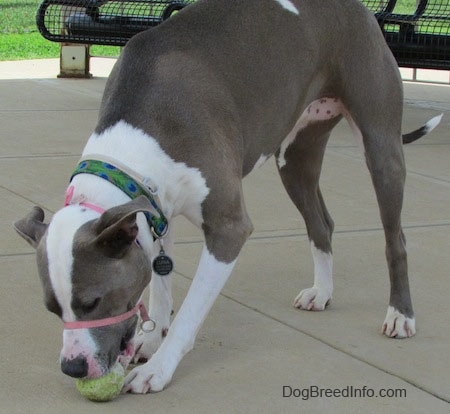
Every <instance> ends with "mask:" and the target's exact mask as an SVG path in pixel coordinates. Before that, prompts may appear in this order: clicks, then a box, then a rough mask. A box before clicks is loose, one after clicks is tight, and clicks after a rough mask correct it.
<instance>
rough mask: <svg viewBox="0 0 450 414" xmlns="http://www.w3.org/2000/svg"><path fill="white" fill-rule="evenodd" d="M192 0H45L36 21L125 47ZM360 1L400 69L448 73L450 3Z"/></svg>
mask: <svg viewBox="0 0 450 414" xmlns="http://www.w3.org/2000/svg"><path fill="white" fill-rule="evenodd" d="M194 1H195V0H44V1H43V2H42V3H41V5H40V7H39V9H38V12H37V16H36V22H37V26H38V28H39V31H40V32H41V34H42V35H43V36H44V37H45V38H46V39H48V40H51V41H54V42H60V43H62V44H67V43H70V44H84V45H111V46H123V45H125V43H126V42H127V41H128V40H129V39H130V38H131V37H132V36H134V35H135V34H137V33H139V32H141V31H143V30H146V29H149V28H151V27H154V26H156V25H158V24H160V23H161V22H163V21H164V20H166V19H168V18H169V17H170V16H171V15H172V14H173V13H175V12H177V11H178V10H180V9H182V8H183V7H185V6H187V5H189V4H190V3H192V2H194ZM223 1H227V0H223ZM318 1H319V0H318ZM361 2H362V3H364V4H365V5H366V6H367V7H368V8H369V10H371V11H372V12H373V13H374V15H375V17H376V18H377V20H378V23H379V25H380V28H381V30H382V32H383V34H384V37H385V39H386V42H387V44H388V46H389V47H390V48H391V50H392V52H393V54H394V56H395V57H396V59H397V61H398V64H399V66H404V67H410V68H425V69H450V0H403V1H402V0H361ZM405 4H406V6H407V7H406V9H405V8H404V7H405ZM408 6H409V8H408ZM402 7H403V8H402ZM87 50H88V49H87ZM72 59H75V58H72Z"/></svg>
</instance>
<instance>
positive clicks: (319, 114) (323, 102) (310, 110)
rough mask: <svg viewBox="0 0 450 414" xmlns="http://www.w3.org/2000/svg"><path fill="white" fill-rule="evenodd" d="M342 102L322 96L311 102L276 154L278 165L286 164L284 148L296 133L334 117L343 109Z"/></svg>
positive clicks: (293, 138)
mask: <svg viewBox="0 0 450 414" xmlns="http://www.w3.org/2000/svg"><path fill="white" fill-rule="evenodd" d="M343 109H344V108H343V105H342V102H341V101H340V100H339V99H337V98H322V99H318V100H316V101H314V102H312V103H311V104H310V105H309V106H308V107H307V108H306V109H305V110H304V111H303V113H302V115H301V116H300V118H299V119H298V121H297V123H296V124H295V126H294V128H292V131H291V132H290V133H289V134H288V136H287V137H286V138H285V140H284V141H283V142H282V144H281V147H280V153H279V155H278V159H277V162H278V167H279V168H283V167H284V166H285V165H286V158H285V156H286V150H287V149H288V148H289V146H290V145H291V144H292V143H293V142H294V141H295V139H296V137H297V134H298V133H299V132H300V131H301V130H302V129H304V128H306V127H307V126H308V125H309V124H311V123H314V122H322V121H328V120H330V119H333V118H336V117H337V116H339V115H340V114H341V113H342V111H343Z"/></svg>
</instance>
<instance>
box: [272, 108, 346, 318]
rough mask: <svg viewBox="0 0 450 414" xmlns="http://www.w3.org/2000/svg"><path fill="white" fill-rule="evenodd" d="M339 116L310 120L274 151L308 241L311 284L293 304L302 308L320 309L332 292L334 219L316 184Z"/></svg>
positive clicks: (328, 300)
mask: <svg viewBox="0 0 450 414" xmlns="http://www.w3.org/2000/svg"><path fill="white" fill-rule="evenodd" d="M339 120H340V117H338V116H336V117H335V118H334V119H331V120H327V121H319V122H312V123H309V124H308V125H306V126H305V127H303V128H301V129H300V131H299V132H297V131H295V133H296V137H295V139H292V137H288V138H287V139H288V140H289V141H290V145H289V146H288V147H287V148H284V149H283V147H282V150H281V151H279V152H278V154H277V158H278V160H277V161H278V162H277V166H278V170H279V173H280V176H281V178H282V181H283V184H284V186H285V188H286V190H287V192H288V194H289V196H290V198H291V200H292V201H293V202H294V204H295V205H296V207H297V208H298V209H299V211H300V213H301V214H302V216H303V218H304V220H305V223H306V227H307V231H308V237H309V240H310V243H311V252H312V256H313V261H314V285H313V287H312V288H309V289H305V290H302V291H301V292H300V294H299V295H298V296H297V297H296V298H295V301H294V306H295V307H297V308H300V309H305V310H316V311H320V310H324V309H325V307H326V306H327V305H328V304H329V303H330V301H331V296H332V292H333V279H332V267H333V256H332V248H331V236H332V233H333V228H334V223H333V220H332V219H331V217H330V215H329V213H328V211H327V208H326V206H325V203H324V200H323V197H322V193H321V191H320V188H319V177H320V171H321V167H322V161H323V155H324V152H325V146H326V144H327V141H328V138H329V135H330V131H331V129H332V128H333V127H334V126H335V125H336V124H337V122H339Z"/></svg>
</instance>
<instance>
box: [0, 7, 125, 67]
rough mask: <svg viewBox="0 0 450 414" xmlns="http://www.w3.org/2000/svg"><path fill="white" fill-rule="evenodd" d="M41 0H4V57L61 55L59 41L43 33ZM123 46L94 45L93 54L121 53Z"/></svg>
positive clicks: (0, 43)
mask: <svg viewBox="0 0 450 414" xmlns="http://www.w3.org/2000/svg"><path fill="white" fill-rule="evenodd" d="M40 3H41V1H40V0H0V61H1V60H20V59H44V58H57V57H59V50H60V45H59V43H55V42H50V41H48V40H46V39H44V38H43V37H42V36H41V34H40V33H39V31H38V29H37V26H36V22H35V16H36V10H37V9H38V7H39V4H40ZM119 53H120V48H119V47H108V46H92V47H91V55H94V56H118V55H119Z"/></svg>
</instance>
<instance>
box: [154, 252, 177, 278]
mask: <svg viewBox="0 0 450 414" xmlns="http://www.w3.org/2000/svg"><path fill="white" fill-rule="evenodd" d="M152 266H153V270H154V272H155V273H156V274H157V275H159V276H167V275H168V274H169V273H170V272H172V270H173V260H172V259H171V258H170V257H169V256H167V255H166V253H165V252H164V250H161V251H160V252H159V256H158V257H156V258H155V259H154V260H153V265H152Z"/></svg>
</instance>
